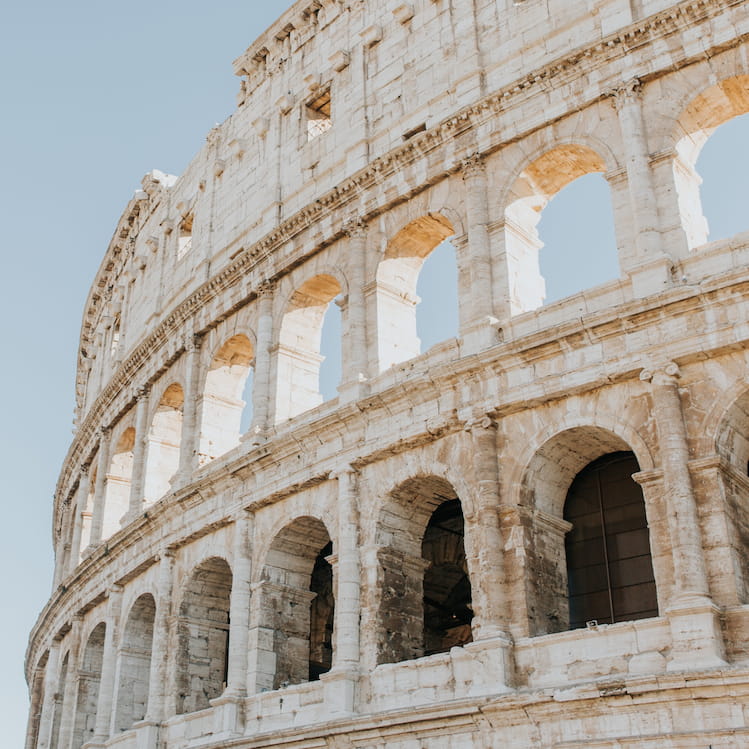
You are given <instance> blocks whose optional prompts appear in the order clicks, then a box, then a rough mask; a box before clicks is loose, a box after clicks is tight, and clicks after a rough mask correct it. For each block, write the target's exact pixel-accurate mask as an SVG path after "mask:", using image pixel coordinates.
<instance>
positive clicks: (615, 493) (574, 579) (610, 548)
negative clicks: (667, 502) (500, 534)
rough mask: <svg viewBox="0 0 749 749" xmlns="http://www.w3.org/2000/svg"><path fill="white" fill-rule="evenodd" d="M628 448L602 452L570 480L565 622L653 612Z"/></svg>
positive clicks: (644, 527)
mask: <svg viewBox="0 0 749 749" xmlns="http://www.w3.org/2000/svg"><path fill="white" fill-rule="evenodd" d="M639 470H640V468H639V465H638V464H637V459H636V458H635V456H634V455H633V454H632V453H629V452H620V453H613V454H609V455H604V456H603V457H601V458H598V459H597V460H595V461H593V462H592V463H590V464H589V465H588V466H587V467H586V468H584V469H583V470H582V471H581V472H580V473H579V474H578V475H577V476H576V478H575V480H574V481H573V482H572V485H571V486H570V489H569V492H568V493H567V501H566V503H565V507H564V519H565V520H566V521H568V522H569V523H571V524H572V528H571V530H570V531H569V532H568V533H567V538H566V542H565V551H566V557H567V583H568V587H569V606H570V628H571V629H576V628H578V627H584V626H585V625H586V624H587V623H588V622H591V621H596V622H598V623H599V624H614V623H615V622H621V621H631V620H634V619H645V618H648V617H652V616H658V601H657V597H656V588H655V577H654V575H653V563H652V559H651V554H650V535H649V532H648V524H647V518H646V517H645V502H644V499H643V496H642V490H641V489H640V486H639V485H638V484H637V483H636V482H635V481H634V479H633V478H632V474H634V473H636V472H637V471H639Z"/></svg>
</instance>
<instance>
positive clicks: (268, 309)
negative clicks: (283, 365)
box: [242, 281, 276, 442]
mask: <svg viewBox="0 0 749 749" xmlns="http://www.w3.org/2000/svg"><path fill="white" fill-rule="evenodd" d="M275 290H276V285H275V283H273V282H272V281H265V282H264V283H262V284H260V287H259V288H258V290H257V305H258V315H257V346H256V350H255V379H254V382H253V388H252V425H251V426H250V429H249V431H248V433H247V434H246V435H244V437H243V438H242V439H243V440H249V441H252V442H261V441H262V440H263V438H264V437H265V435H266V433H267V431H268V428H269V426H270V417H271V413H270V404H271V403H272V402H273V400H274V398H273V393H272V386H271V375H270V373H271V347H272V345H273V294H274V293H275Z"/></svg>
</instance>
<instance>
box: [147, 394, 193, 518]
mask: <svg viewBox="0 0 749 749" xmlns="http://www.w3.org/2000/svg"><path fill="white" fill-rule="evenodd" d="M184 403H185V396H184V393H183V391H182V387H181V385H178V384H176V383H175V384H173V385H170V386H169V387H168V388H167V389H166V391H165V392H164V395H163V396H162V397H161V401H160V402H159V405H158V407H157V408H156V413H155V414H154V415H153V420H152V422H151V429H150V431H149V433H148V457H147V460H146V482H145V492H144V493H145V497H146V502H147V503H149V504H150V503H152V502H155V501H156V500H157V499H159V498H160V497H163V496H164V495H165V494H166V493H167V492H168V491H169V489H170V488H171V482H172V479H173V478H174V475H175V474H176V473H177V469H178V468H179V449H180V442H181V439H182V410H183V408H184Z"/></svg>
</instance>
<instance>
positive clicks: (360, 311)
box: [339, 220, 369, 400]
mask: <svg viewBox="0 0 749 749" xmlns="http://www.w3.org/2000/svg"><path fill="white" fill-rule="evenodd" d="M344 230H345V232H346V234H347V235H348V237H349V242H348V245H349V252H348V253H347V254H348V260H349V263H348V281H349V286H348V300H347V304H346V328H345V330H344V331H343V348H344V350H343V356H342V359H343V377H342V383H341V387H340V388H339V390H340V391H341V395H342V396H343V399H344V400H356V399H357V398H360V397H361V396H362V395H363V392H362V385H363V383H365V382H366V381H367V379H368V377H369V363H368V350H367V344H368V341H367V308H366V300H365V298H364V286H365V284H366V271H367V225H366V224H365V223H364V222H363V221H359V220H354V221H350V222H349V223H347V224H346V226H345V227H344Z"/></svg>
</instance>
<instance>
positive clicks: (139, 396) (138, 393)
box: [135, 383, 151, 401]
mask: <svg viewBox="0 0 749 749" xmlns="http://www.w3.org/2000/svg"><path fill="white" fill-rule="evenodd" d="M150 394H151V385H150V384H149V383H146V384H145V385H141V386H140V387H138V388H136V390H135V400H137V401H142V400H145V399H146V398H148V396H149V395H150Z"/></svg>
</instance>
